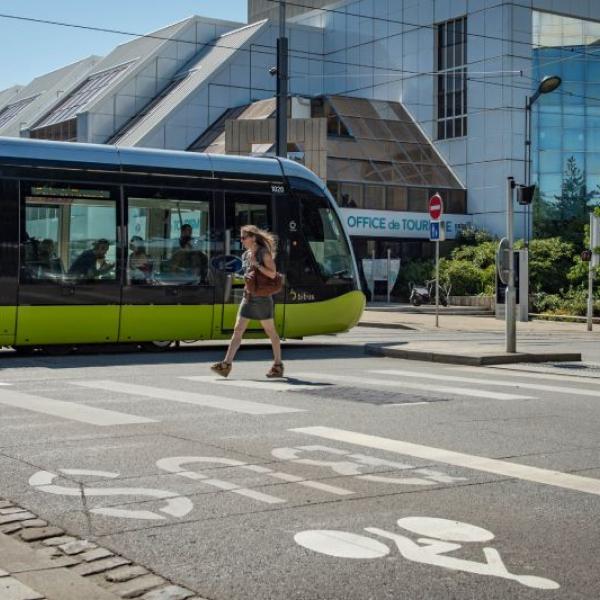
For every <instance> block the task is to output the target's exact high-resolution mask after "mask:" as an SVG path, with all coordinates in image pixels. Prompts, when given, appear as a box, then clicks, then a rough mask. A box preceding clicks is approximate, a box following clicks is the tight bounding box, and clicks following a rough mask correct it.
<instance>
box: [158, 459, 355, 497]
mask: <svg viewBox="0 0 600 600" xmlns="http://www.w3.org/2000/svg"><path fill="white" fill-rule="evenodd" d="M191 463H202V464H217V465H225V466H227V467H238V468H240V469H244V470H246V471H252V472H253V473H260V474H264V475H267V476H269V477H274V478H275V479H280V480H282V481H287V482H288V483H297V484H298V485H302V486H304V487H308V488H312V489H316V490H320V491H322V492H327V493H329V494H334V495H336V496H348V495H350V494H353V493H354V492H352V491H350V490H346V489H344V488H340V487H337V486H334V485H328V484H326V483H320V482H319V481H311V480H310V479H304V478H302V477H297V476H296V475H290V474H289V473H282V472H281V471H273V470H272V469H269V468H268V467H263V466H261V465H249V464H247V463H244V462H240V461H239V460H234V459H231V458H223V457H220V456H173V457H170V458H162V459H160V460H159V461H158V462H157V463H156V466H157V467H158V468H159V469H162V470H164V471H168V472H169V473H175V474H176V475H181V476H182V477H186V478H187V479H194V480H200V481H202V482H203V483H206V484H207V485H212V486H214V487H218V488H220V489H223V490H227V491H230V492H234V493H236V494H240V495H242V496H248V497H249V498H253V499H254V500H259V501H260V502H266V503H267V504H277V503H280V502H285V500H282V499H281V498H277V497H276V496H270V495H269V494H263V493H261V492H256V491H254V490H251V489H248V488H244V487H242V486H239V485H236V484H234V483H230V482H227V481H222V480H218V479H208V475H206V474H204V473H199V472H198V471H188V470H185V469H184V468H183V465H188V464H191Z"/></svg>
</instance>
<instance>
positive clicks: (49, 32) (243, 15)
mask: <svg viewBox="0 0 600 600" xmlns="http://www.w3.org/2000/svg"><path fill="white" fill-rule="evenodd" d="M247 7H248V1H247V0H2V1H1V2H0V14H1V15H18V16H23V17H33V18H36V19H50V20H53V21H63V22H68V23H74V24H77V25H92V26H94V27H106V28H109V29H119V30H124V31H128V32H132V33H149V32H151V31H155V30H156V29H159V28H161V27H164V26H166V25H169V24H170V23H175V22H177V21H180V20H182V19H185V18H186V17H189V16H190V15H193V14H197V15H201V16H203V17H212V18H216V19H225V20H228V21H240V22H243V23H245V22H246V21H247ZM131 39H133V38H132V37H129V36H126V35H117V34H110V33H100V32H94V31H85V30H80V29H72V28H67V27H59V26H55V25H46V24H40V23H31V22H26V21H16V20H14V19H8V18H6V17H3V16H0V40H2V44H0V65H1V66H0V90H3V89H5V88H7V87H10V86H12V85H15V84H21V85H24V84H27V83H29V82H30V81H31V80H32V79H33V78H34V77H37V76H38V75H43V74H44V73H48V72H49V71H53V70H54V69H58V68H60V67H62V66H64V65H67V64H69V63H73V62H75V61H77V60H80V59H82V58H85V57H87V56H89V55H90V54H98V55H106V54H108V52H110V51H111V50H112V49H113V48H114V47H115V46H116V45H118V44H122V43H123V42H126V41H129V40H131Z"/></svg>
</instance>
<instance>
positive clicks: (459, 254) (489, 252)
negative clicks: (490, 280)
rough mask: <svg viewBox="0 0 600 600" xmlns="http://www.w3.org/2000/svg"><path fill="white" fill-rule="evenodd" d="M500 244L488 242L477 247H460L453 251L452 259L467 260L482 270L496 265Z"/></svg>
mask: <svg viewBox="0 0 600 600" xmlns="http://www.w3.org/2000/svg"><path fill="white" fill-rule="evenodd" d="M497 248H498V242H493V241H487V242H483V243H481V244H479V245H477V246H459V247H458V248H455V249H454V250H453V251H452V259H454V260H466V261H468V262H471V263H473V264H474V265H475V266H476V267H478V268H480V269H487V268H488V267H489V266H492V265H495V264H496V249H497Z"/></svg>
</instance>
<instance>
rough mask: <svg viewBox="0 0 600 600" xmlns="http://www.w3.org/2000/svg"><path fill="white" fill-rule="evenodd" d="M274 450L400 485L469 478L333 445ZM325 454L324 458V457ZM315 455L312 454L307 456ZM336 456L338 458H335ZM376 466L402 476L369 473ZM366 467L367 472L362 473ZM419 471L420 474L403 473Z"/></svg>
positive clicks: (278, 456)
mask: <svg viewBox="0 0 600 600" xmlns="http://www.w3.org/2000/svg"><path fill="white" fill-rule="evenodd" d="M271 454H272V455H273V457H274V458H276V459H277V460H281V461H285V462H292V463H296V464H299V465H310V466H312V467H320V468H326V469H331V470H332V471H333V472H334V473H336V474H337V475H343V476H344V477H354V478H356V479H362V480H365V481H375V482H377V483H393V484H401V485H436V484H437V483H454V482H456V481H466V478H465V477H451V476H450V475H447V474H446V473H441V472H440V471H436V470H434V469H419V468H416V467H414V466H413V465H409V464H406V463H400V462H395V461H391V460H384V459H381V458H375V457H374V456H365V455H364V454H352V453H351V452H348V451H347V450H340V449H339V448H332V447H330V446H321V445H316V446H296V447H295V448H287V447H285V448H274V449H273V450H272V451H271ZM323 455H325V457H327V458H325V459H324V457H323ZM310 456H314V457H313V458H308V457H310ZM332 458H335V459H337V460H332ZM374 468H383V469H385V470H388V471H389V470H390V469H393V470H395V471H398V472H399V473H398V474H400V475H401V476H400V477H398V476H389V475H382V474H381V473H369V471H373V469H374ZM363 471H367V474H365V473H363ZM402 472H404V475H405V474H406V473H408V474H409V475H419V477H405V476H402V475H403V473H402Z"/></svg>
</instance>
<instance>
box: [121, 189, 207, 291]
mask: <svg viewBox="0 0 600 600" xmlns="http://www.w3.org/2000/svg"><path fill="white" fill-rule="evenodd" d="M128 222H129V252H128V260H127V280H128V283H129V284H130V285H139V284H146V285H204V284H207V283H209V268H208V267H209V264H210V258H211V255H212V253H213V252H212V251H213V248H212V245H213V243H214V242H213V241H212V240H211V222H210V203H209V202H208V201H194V200H179V199H164V198H162V199H157V198H140V197H133V196H130V197H129V221H128Z"/></svg>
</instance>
